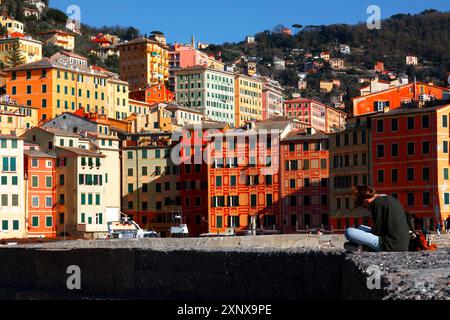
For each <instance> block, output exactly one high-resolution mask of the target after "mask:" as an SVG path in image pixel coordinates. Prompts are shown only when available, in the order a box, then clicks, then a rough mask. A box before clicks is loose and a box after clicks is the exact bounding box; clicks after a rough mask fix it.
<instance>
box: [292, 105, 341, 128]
mask: <svg viewBox="0 0 450 320" xmlns="http://www.w3.org/2000/svg"><path fill="white" fill-rule="evenodd" d="M284 112H285V115H286V116H288V117H289V118H292V119H298V120H300V121H301V122H304V123H308V124H309V126H311V127H313V128H314V129H316V130H318V131H324V132H327V133H329V132H335V131H339V130H341V129H342V128H344V126H345V119H346V117H347V115H346V113H345V112H344V111H342V110H339V109H336V108H333V107H330V106H327V105H324V104H322V103H320V102H318V101H314V100H311V99H305V98H297V99H293V100H288V101H285V102H284Z"/></svg>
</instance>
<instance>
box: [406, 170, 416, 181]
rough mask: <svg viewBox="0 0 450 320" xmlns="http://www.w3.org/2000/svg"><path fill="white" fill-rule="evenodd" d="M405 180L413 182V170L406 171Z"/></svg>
mask: <svg viewBox="0 0 450 320" xmlns="http://www.w3.org/2000/svg"><path fill="white" fill-rule="evenodd" d="M406 178H407V179H408V181H414V168H407V169H406Z"/></svg>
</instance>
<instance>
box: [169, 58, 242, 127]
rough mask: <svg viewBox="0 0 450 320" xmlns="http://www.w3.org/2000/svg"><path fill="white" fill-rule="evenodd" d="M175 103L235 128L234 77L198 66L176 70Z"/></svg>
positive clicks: (227, 73)
mask: <svg viewBox="0 0 450 320" xmlns="http://www.w3.org/2000/svg"><path fill="white" fill-rule="evenodd" d="M175 79H176V81H175V83H176V101H177V103H178V104H180V105H181V106H183V107H188V108H193V109H196V110H198V111H201V112H203V114H204V115H205V116H207V117H208V118H210V119H211V120H214V121H219V122H226V123H228V124H229V125H230V126H234V125H235V89H234V88H235V83H234V74H232V73H230V72H225V71H220V70H217V69H210V68H205V67H202V66H195V67H189V68H184V69H180V70H176V71H175Z"/></svg>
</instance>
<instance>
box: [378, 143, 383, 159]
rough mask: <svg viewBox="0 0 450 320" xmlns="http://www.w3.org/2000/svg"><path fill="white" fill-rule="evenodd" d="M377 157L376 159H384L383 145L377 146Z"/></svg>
mask: <svg viewBox="0 0 450 320" xmlns="http://www.w3.org/2000/svg"><path fill="white" fill-rule="evenodd" d="M377 157H378V158H382V157H384V144H379V145H377Z"/></svg>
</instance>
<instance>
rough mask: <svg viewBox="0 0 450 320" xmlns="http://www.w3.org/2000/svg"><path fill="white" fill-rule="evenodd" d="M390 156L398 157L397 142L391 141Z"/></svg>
mask: <svg viewBox="0 0 450 320" xmlns="http://www.w3.org/2000/svg"><path fill="white" fill-rule="evenodd" d="M391 156H392V157H398V143H393V144H392V145H391Z"/></svg>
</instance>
